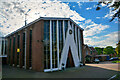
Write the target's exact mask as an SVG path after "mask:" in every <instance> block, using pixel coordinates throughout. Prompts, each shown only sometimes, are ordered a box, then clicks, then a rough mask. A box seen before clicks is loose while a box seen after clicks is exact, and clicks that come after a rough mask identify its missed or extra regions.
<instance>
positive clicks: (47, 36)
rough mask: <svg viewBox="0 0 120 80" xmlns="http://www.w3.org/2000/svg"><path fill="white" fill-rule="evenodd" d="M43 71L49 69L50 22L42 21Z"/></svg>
mask: <svg viewBox="0 0 120 80" xmlns="http://www.w3.org/2000/svg"><path fill="white" fill-rule="evenodd" d="M44 69H50V21H47V20H45V21H44Z"/></svg>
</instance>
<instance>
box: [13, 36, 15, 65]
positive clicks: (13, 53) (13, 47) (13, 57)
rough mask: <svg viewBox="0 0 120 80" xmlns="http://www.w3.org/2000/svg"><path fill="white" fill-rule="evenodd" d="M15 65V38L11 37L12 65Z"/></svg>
mask: <svg viewBox="0 0 120 80" xmlns="http://www.w3.org/2000/svg"><path fill="white" fill-rule="evenodd" d="M14 63H15V37H13V64H14Z"/></svg>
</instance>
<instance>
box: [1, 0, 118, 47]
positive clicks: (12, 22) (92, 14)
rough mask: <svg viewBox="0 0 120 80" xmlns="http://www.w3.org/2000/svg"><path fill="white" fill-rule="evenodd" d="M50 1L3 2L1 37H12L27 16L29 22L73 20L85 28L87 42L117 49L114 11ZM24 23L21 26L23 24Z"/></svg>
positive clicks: (105, 8)
mask: <svg viewBox="0 0 120 80" xmlns="http://www.w3.org/2000/svg"><path fill="white" fill-rule="evenodd" d="M53 1H54V0H52V1H50V0H36V1H34V0H25V1H24V0H21V1H17V0H16V1H14V2H12V1H8V2H1V3H0V5H2V6H0V35H1V34H4V35H6V34H9V33H11V32H13V31H15V30H16V29H18V28H20V27H22V26H23V25H24V13H25V12H27V10H28V9H31V11H30V12H29V13H28V16H27V23H29V22H32V21H33V20H35V19H37V18H39V17H40V16H42V17H44V16H47V17H70V18H71V19H73V20H74V21H75V22H76V23H77V24H79V25H80V27H82V28H84V43H85V44H88V45H90V46H94V47H95V46H98V47H106V46H113V47H116V43H117V42H118V21H117V19H115V20H114V21H112V22H109V21H110V19H111V14H112V13H110V9H109V8H108V7H106V6H103V7H102V8H101V10H99V11H96V5H97V2H80V1H79V0H75V2H74V1H73V2H59V1H54V2H53ZM20 22H21V23H20Z"/></svg>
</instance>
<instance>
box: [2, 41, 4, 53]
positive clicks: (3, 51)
mask: <svg viewBox="0 0 120 80" xmlns="http://www.w3.org/2000/svg"><path fill="white" fill-rule="evenodd" d="M3 53H4V39H2V55H3Z"/></svg>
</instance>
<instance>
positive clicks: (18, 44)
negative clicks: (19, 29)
mask: <svg viewBox="0 0 120 80" xmlns="http://www.w3.org/2000/svg"><path fill="white" fill-rule="evenodd" d="M17 48H18V49H20V35H18V36H17ZM17 65H19V52H17Z"/></svg>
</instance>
